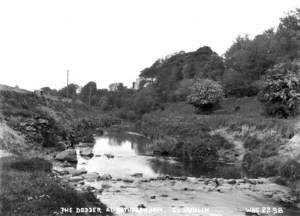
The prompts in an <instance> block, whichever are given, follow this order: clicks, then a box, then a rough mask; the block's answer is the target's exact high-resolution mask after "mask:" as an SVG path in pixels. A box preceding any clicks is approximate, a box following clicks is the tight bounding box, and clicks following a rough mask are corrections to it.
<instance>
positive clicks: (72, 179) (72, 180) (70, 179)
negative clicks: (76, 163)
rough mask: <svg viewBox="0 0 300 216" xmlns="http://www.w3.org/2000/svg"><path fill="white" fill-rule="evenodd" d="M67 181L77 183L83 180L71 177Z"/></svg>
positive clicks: (78, 177)
mask: <svg viewBox="0 0 300 216" xmlns="http://www.w3.org/2000/svg"><path fill="white" fill-rule="evenodd" d="M68 180H69V181H70V182H79V181H81V180H83V178H82V177H81V176H73V177H70V178H69V179H68Z"/></svg>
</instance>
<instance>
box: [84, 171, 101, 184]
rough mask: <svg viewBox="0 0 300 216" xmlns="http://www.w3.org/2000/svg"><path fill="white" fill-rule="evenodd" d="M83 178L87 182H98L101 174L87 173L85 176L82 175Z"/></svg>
mask: <svg viewBox="0 0 300 216" xmlns="http://www.w3.org/2000/svg"><path fill="white" fill-rule="evenodd" d="M82 176H83V178H84V179H85V180H87V181H88V182H94V181H97V180H98V178H99V174H98V173H96V172H91V173H86V174H84V175H82Z"/></svg>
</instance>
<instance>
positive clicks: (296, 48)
mask: <svg viewBox="0 0 300 216" xmlns="http://www.w3.org/2000/svg"><path fill="white" fill-rule="evenodd" d="M276 39H277V53H278V55H279V57H280V58H279V60H278V61H282V60H294V59H296V58H299V57H300V8H298V9H296V10H295V11H290V12H289V13H288V14H287V16H286V17H283V18H281V19H280V24H279V26H278V29H277V32H276Z"/></svg>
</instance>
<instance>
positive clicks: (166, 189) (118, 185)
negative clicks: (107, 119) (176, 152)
mask: <svg viewBox="0 0 300 216" xmlns="http://www.w3.org/2000/svg"><path fill="white" fill-rule="evenodd" d="M149 143H150V140H148V139H147V138H146V137H143V136H141V135H139V134H134V133H126V132H118V133H116V132H113V133H105V134H104V135H103V136H101V137H97V138H96V143H95V145H94V146H93V155H94V156H93V157H91V158H87V157H82V156H80V155H78V165H77V168H78V169H82V168H84V169H86V170H87V171H88V172H97V173H99V174H101V175H102V174H110V175H111V176H112V178H113V179H112V180H110V181H104V182H103V181H102V182H87V183H86V184H89V185H91V186H93V187H95V188H98V189H101V188H102V189H103V192H102V193H99V194H98V198H100V200H101V201H102V202H104V203H106V204H108V206H109V207H112V208H113V209H115V210H116V211H117V213H118V215H122V214H124V215H151V216H154V215H189V216H190V215H203V216H204V215H207V216H208V215H209V216H212V215H215V216H217V215H220V216H235V215H236V216H239V215H241V216H242V215H246V214H245V210H247V209H248V210H249V209H252V210H253V211H256V210H257V211H263V209H264V208H266V209H268V208H270V209H271V210H270V211H271V214H270V215H286V216H296V215H300V214H299V212H298V211H292V210H290V209H286V208H283V207H282V206H279V205H278V204H275V203H274V201H273V200H271V199H268V198H266V196H263V195H262V194H264V193H266V192H269V191H281V190H282V191H284V190H286V188H283V187H281V186H278V185H275V184H272V183H270V182H269V181H268V180H266V179H263V180H262V182H263V183H262V184H261V185H259V184H257V185H250V184H248V183H243V182H242V181H241V183H237V184H235V185H231V184H227V183H224V184H221V185H220V186H219V187H217V186H216V185H214V182H213V181H211V180H210V181H209V180H207V179H212V178H220V177H221V178H222V179H225V182H226V179H231V180H232V179H240V178H241V177H242V172H241V169H239V167H238V166H235V165H220V166H219V167H217V168H216V169H215V170H214V171H210V170H206V169H203V168H202V167H201V164H196V163H184V162H181V161H178V160H175V159H174V158H164V157H153V156H149V151H148V149H149ZM165 175H169V176H179V177H182V176H184V177H188V178H187V180H184V181H179V180H174V179H171V180H169V179H162V180H155V181H153V179H157V178H159V176H165ZM133 176H134V177H133ZM125 179H127V180H128V179H129V180H130V181H125ZM149 179H152V180H149ZM216 188H217V189H216ZM138 206H139V207H141V206H142V208H140V209H144V207H146V208H145V209H146V210H147V211H146V210H145V211H143V212H140V211H131V212H129V213H126V214H125V213H124V212H122V211H121V210H120V208H121V209H123V210H124V209H126V208H131V210H132V209H134V207H135V208H136V207H138ZM153 209H154V210H153ZM278 209H279V211H280V209H282V211H283V213H282V214H278V213H277V214H275V211H276V212H278ZM252 210H251V211H252ZM155 211H158V212H155ZM191 211H192V212H191ZM193 211H196V212H193ZM249 215H251V214H249ZM252 215H255V214H252Z"/></svg>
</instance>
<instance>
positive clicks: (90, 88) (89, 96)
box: [89, 86, 92, 106]
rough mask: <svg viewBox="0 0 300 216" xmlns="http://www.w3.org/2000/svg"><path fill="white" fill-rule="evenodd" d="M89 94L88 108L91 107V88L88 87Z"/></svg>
mask: <svg viewBox="0 0 300 216" xmlns="http://www.w3.org/2000/svg"><path fill="white" fill-rule="evenodd" d="M89 90H90V92H89V106H91V96H92V88H91V86H90V88H89Z"/></svg>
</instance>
